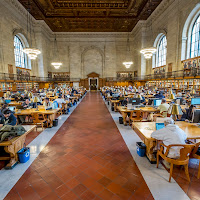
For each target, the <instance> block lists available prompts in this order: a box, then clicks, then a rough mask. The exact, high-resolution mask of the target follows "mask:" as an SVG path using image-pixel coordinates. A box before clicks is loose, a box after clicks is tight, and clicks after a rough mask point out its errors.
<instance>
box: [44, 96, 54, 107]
mask: <svg viewBox="0 0 200 200" xmlns="http://www.w3.org/2000/svg"><path fill="white" fill-rule="evenodd" d="M43 106H45V108H49V107H52V103H51V102H50V101H49V98H45V99H44V104H43Z"/></svg>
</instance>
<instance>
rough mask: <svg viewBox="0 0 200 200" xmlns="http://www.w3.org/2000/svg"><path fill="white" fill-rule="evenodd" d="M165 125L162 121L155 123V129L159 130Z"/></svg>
mask: <svg viewBox="0 0 200 200" xmlns="http://www.w3.org/2000/svg"><path fill="white" fill-rule="evenodd" d="M164 127H165V124H164V123H156V130H160V129H162V128H164Z"/></svg>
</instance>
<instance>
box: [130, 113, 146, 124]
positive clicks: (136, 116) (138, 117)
mask: <svg viewBox="0 0 200 200" xmlns="http://www.w3.org/2000/svg"><path fill="white" fill-rule="evenodd" d="M142 119H143V117H142V111H141V110H134V111H132V112H131V113H130V117H129V125H131V123H132V122H141V121H142Z"/></svg>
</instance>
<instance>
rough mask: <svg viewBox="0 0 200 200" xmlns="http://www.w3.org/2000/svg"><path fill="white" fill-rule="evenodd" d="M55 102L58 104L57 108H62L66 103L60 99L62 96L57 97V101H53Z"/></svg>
mask: <svg viewBox="0 0 200 200" xmlns="http://www.w3.org/2000/svg"><path fill="white" fill-rule="evenodd" d="M55 101H56V102H57V103H58V105H59V108H62V103H64V104H66V101H65V99H64V98H62V96H59V97H58V98H57V99H55Z"/></svg>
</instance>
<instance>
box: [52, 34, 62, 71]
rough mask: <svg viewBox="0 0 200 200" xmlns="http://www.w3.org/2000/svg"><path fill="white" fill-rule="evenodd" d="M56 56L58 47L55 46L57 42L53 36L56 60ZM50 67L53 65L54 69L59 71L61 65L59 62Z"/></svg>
mask: <svg viewBox="0 0 200 200" xmlns="http://www.w3.org/2000/svg"><path fill="white" fill-rule="evenodd" d="M57 55H58V46H57V40H56V35H55V40H54V56H55V57H56V58H57ZM51 65H53V66H54V68H55V69H59V68H60V66H61V65H62V63H61V62H52V63H51Z"/></svg>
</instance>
